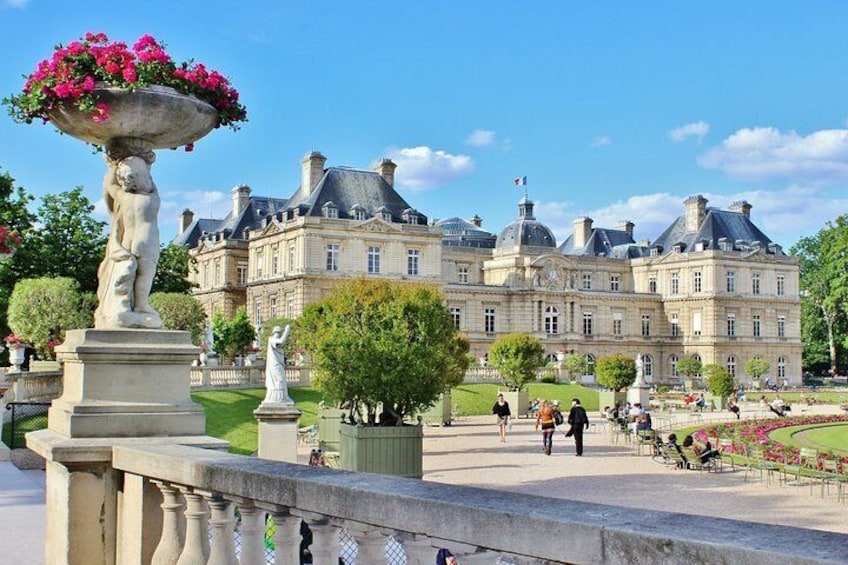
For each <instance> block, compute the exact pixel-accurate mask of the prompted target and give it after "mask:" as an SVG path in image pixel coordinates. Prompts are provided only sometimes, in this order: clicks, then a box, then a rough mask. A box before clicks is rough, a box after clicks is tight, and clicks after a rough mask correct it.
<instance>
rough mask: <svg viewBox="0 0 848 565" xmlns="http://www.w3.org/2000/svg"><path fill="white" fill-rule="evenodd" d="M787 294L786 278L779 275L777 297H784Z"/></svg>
mask: <svg viewBox="0 0 848 565" xmlns="http://www.w3.org/2000/svg"><path fill="white" fill-rule="evenodd" d="M785 294H786V276H785V275H777V295H778V296H783V295H785Z"/></svg>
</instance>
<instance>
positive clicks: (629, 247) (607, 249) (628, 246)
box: [559, 228, 642, 259]
mask: <svg viewBox="0 0 848 565" xmlns="http://www.w3.org/2000/svg"><path fill="white" fill-rule="evenodd" d="M559 252H560V253H562V254H563V255H591V256H595V257H614V258H617V259H627V258H633V257H641V256H642V251H641V248H640V247H639V246H637V245H636V243H635V242H634V241H633V237H631V236H630V234H629V233H627V232H626V231H624V230H613V229H607V228H592V232H591V234H590V235H589V238H588V239H587V240H586V245H584V246H583V247H579V248H575V247H574V234H571V235H569V236H568V237H567V238H565V241H563V242H562V245H560V246H559Z"/></svg>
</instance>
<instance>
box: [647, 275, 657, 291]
mask: <svg viewBox="0 0 848 565" xmlns="http://www.w3.org/2000/svg"><path fill="white" fill-rule="evenodd" d="M648 292H650V293H652V294H656V292H657V275H650V276H649V277H648Z"/></svg>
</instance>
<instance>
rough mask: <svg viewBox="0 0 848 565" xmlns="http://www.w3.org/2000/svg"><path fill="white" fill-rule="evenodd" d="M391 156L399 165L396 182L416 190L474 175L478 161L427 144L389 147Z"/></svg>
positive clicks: (388, 152) (388, 151)
mask: <svg viewBox="0 0 848 565" xmlns="http://www.w3.org/2000/svg"><path fill="white" fill-rule="evenodd" d="M387 154H388V156H389V157H391V159H392V160H393V161H394V162H395V163H397V166H398V167H397V171H396V173H395V179H396V180H397V182H398V184H399V185H400V186H403V187H405V188H408V189H410V190H412V191H421V190H427V189H431V188H436V187H439V186H442V185H445V184H448V183H450V182H453V181H455V180H457V179H460V178H462V177H464V176H466V175H469V174H471V173H472V172H474V160H473V159H472V158H471V157H469V156H467V155H451V154H450V153H447V152H446V151H441V150H433V149H431V148H430V147H427V146H426V145H421V146H418V147H404V148H400V149H398V148H389V149H388V150H387Z"/></svg>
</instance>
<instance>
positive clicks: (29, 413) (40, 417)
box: [3, 402, 50, 449]
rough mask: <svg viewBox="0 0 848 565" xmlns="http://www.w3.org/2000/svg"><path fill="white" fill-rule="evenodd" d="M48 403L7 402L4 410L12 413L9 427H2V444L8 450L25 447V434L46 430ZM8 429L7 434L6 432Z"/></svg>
mask: <svg viewBox="0 0 848 565" xmlns="http://www.w3.org/2000/svg"><path fill="white" fill-rule="evenodd" d="M49 408H50V403H49V402H9V403H8V404H6V410H10V411H11V412H12V419H11V422H10V424H9V427H8V428H6V426H3V443H5V444H6V445H7V446H8V447H9V448H10V449H19V448H22V447H26V437H25V436H26V434H27V433H29V432H34V431H36V430H43V429H45V428H47V410H48V409H49ZM7 429H8V434H7V433H6V430H7Z"/></svg>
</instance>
